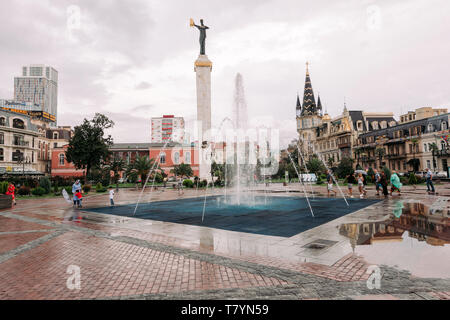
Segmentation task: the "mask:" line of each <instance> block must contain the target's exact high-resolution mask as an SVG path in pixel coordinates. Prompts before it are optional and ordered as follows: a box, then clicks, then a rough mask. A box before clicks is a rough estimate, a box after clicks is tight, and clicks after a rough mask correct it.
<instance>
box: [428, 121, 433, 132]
mask: <svg viewBox="0 0 450 320" xmlns="http://www.w3.org/2000/svg"><path fill="white" fill-rule="evenodd" d="M427 130H428V132H433V124H432V123H429V124H428V129H427Z"/></svg>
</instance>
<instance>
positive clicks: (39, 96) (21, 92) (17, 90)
mask: <svg viewBox="0 0 450 320" xmlns="http://www.w3.org/2000/svg"><path fill="white" fill-rule="evenodd" d="M14 100H15V101H22V102H29V103H32V104H38V105H39V106H40V108H41V111H42V112H46V113H48V114H50V115H53V116H54V117H55V118H56V116H57V111H58V71H56V70H55V69H54V68H53V67H51V66H46V65H42V64H39V65H34V64H32V65H29V66H24V67H22V76H19V77H14Z"/></svg>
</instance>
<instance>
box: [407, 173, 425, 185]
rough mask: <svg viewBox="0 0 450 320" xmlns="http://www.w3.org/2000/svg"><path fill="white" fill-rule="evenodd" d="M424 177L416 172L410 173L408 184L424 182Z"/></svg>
mask: <svg viewBox="0 0 450 320" xmlns="http://www.w3.org/2000/svg"><path fill="white" fill-rule="evenodd" d="M422 180H423V179H422V178H421V177H417V176H416V175H415V174H414V173H410V174H409V177H408V184H419V183H422Z"/></svg>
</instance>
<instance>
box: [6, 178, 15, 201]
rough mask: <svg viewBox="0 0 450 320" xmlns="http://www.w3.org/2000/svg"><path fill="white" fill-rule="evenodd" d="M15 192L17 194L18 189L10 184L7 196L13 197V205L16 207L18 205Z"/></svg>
mask: <svg viewBox="0 0 450 320" xmlns="http://www.w3.org/2000/svg"><path fill="white" fill-rule="evenodd" d="M15 192H16V187H15V186H14V184H12V183H10V184H9V186H8V190H7V191H6V193H5V194H8V195H10V196H11V197H12V203H13V204H14V205H15V204H16V196H15Z"/></svg>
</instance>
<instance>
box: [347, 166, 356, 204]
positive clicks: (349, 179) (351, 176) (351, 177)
mask: <svg viewBox="0 0 450 320" xmlns="http://www.w3.org/2000/svg"><path fill="white" fill-rule="evenodd" d="M346 179H347V188H348V194H349V196H350V198H353V184H355V183H356V179H355V173H354V172H352V173H351V174H349V175H348V176H347V178H346Z"/></svg>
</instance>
